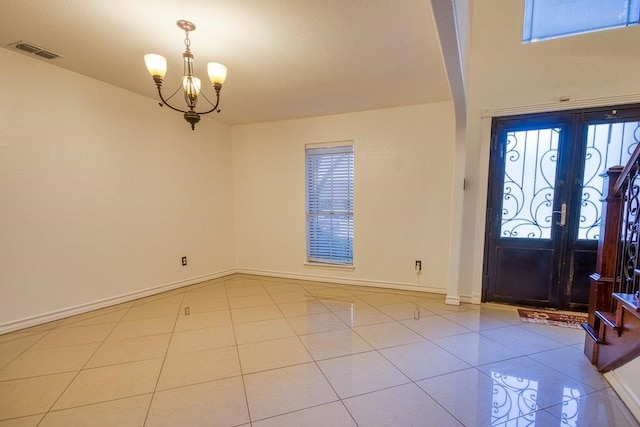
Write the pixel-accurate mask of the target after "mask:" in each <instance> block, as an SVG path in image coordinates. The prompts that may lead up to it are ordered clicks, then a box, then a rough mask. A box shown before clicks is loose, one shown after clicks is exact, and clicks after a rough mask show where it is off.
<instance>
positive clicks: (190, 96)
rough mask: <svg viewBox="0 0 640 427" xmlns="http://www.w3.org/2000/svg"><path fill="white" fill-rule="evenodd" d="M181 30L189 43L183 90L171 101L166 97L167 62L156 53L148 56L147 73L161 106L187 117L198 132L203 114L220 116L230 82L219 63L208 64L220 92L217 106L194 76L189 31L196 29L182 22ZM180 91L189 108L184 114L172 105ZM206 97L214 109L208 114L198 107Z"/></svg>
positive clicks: (224, 69) (208, 111) (213, 82)
mask: <svg viewBox="0 0 640 427" xmlns="http://www.w3.org/2000/svg"><path fill="white" fill-rule="evenodd" d="M177 24H178V27H180V28H181V29H182V30H184V33H185V39H184V46H185V51H184V53H183V54H182V59H183V63H184V71H183V74H182V86H181V87H178V89H177V90H176V91H175V92H174V93H173V95H171V96H170V97H169V98H166V99H165V97H164V95H163V94H162V83H163V81H164V76H165V75H166V74H167V60H166V59H165V57H164V56H161V55H157V54H155V53H148V54H146V55H145V56H144V63H145V65H146V66H147V70H148V71H149V74H151V77H153V81H154V82H155V83H156V87H157V88H158V95H159V96H160V100H161V101H162V102H160V106H161V107H162V106H163V105H166V106H167V107H169V108H171V109H172V110H175V111H178V112H180V113H183V114H184V119H185V120H186V121H187V122H189V124H191V129H192V130H195V126H196V123H198V122H199V121H200V116H201V115H203V114H209V113H212V112H214V111H217V112H218V113H219V112H220V110H218V105H219V104H220V90H221V89H222V84H223V83H224V81H225V79H226V78H227V67H225V66H224V65H222V64H219V63H217V62H210V63H208V64H207V73H208V74H209V81H210V82H211V85H212V86H213V89H214V90H215V92H216V102H215V104H214V103H213V102H211V101H209V99H207V97H206V96H205V95H204V94H203V93H201V88H202V86H201V84H200V79H199V78H197V77H196V76H194V74H193V54H192V53H191V48H190V46H191V40H189V31H194V30H195V29H196V26H195V25H194V24H193V23H191V22H189V21H184V20H180V21H178V22H177ZM180 90H182V92H183V93H184V101H185V103H186V105H187V109H185V110H183V109H181V108H177V107H176V106H175V105H171V104H169V101H170V100H171V98H173V96H174V95H175V94H176V93H178V92H179V91H180ZM200 95H202V97H203V98H204V99H205V100H206V101H207V102H208V103H209V104H210V105H211V107H212V108H210V109H208V110H206V111H200V112H197V111H196V105H197V103H198V97H199V96H200Z"/></svg>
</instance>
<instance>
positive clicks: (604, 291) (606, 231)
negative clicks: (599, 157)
mask: <svg viewBox="0 0 640 427" xmlns="http://www.w3.org/2000/svg"><path fill="white" fill-rule="evenodd" d="M622 169H623V167H622V166H613V167H611V168H609V170H608V171H606V172H605V173H603V174H602V177H603V178H604V185H603V190H605V191H606V195H605V196H604V197H603V198H602V199H601V202H602V214H601V216H600V238H599V240H598V257H597V259H596V271H595V273H593V274H592V275H591V276H590V278H591V286H590V289H589V325H590V326H592V327H593V326H596V325H594V322H595V312H596V310H597V311H611V302H612V297H611V293H612V292H613V282H614V280H613V279H614V277H615V275H616V255H617V249H618V242H619V241H620V220H621V216H622V209H621V208H622V194H616V191H615V185H616V181H617V180H618V178H619V177H620V174H621V173H622Z"/></svg>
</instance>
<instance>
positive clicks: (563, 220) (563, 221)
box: [552, 203, 567, 227]
mask: <svg viewBox="0 0 640 427" xmlns="http://www.w3.org/2000/svg"><path fill="white" fill-rule="evenodd" d="M552 213H554V214H557V213H559V214H560V221H558V222H556V224H558V225H559V226H561V227H563V226H564V225H565V224H566V223H567V204H566V203H563V204H562V206H560V210H559V211H553V212H552Z"/></svg>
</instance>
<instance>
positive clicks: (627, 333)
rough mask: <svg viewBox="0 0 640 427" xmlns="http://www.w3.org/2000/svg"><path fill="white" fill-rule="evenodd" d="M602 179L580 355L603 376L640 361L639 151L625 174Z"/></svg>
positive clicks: (615, 171) (617, 169)
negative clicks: (595, 254) (593, 266)
mask: <svg viewBox="0 0 640 427" xmlns="http://www.w3.org/2000/svg"><path fill="white" fill-rule="evenodd" d="M603 176H604V178H605V189H606V196H605V197H604V198H603V199H602V206H603V210H602V217H601V223H600V240H599V242H598V258H597V262H596V272H595V273H594V274H592V275H591V276H590V290H589V317H588V321H587V322H586V323H584V324H583V325H582V327H583V328H584V330H585V331H586V332H587V334H586V337H585V344H584V353H585V355H586V356H587V357H588V358H589V360H590V361H591V363H592V364H594V365H596V367H597V368H598V370H599V371H600V372H603V373H604V372H608V371H611V370H613V369H616V368H619V367H620V366H622V365H624V364H626V363H627V362H629V361H631V360H633V359H635V358H636V357H637V356H639V355H640V301H639V300H638V295H639V292H638V290H639V289H640V268H639V267H640V266H639V265H638V261H639V256H640V146H638V147H636V150H635V151H634V153H633V154H632V156H631V159H630V160H629V163H627V165H626V166H625V167H624V168H623V167H621V166H615V167H613V168H611V169H609V170H608V171H607V172H605V174H604V175H603Z"/></svg>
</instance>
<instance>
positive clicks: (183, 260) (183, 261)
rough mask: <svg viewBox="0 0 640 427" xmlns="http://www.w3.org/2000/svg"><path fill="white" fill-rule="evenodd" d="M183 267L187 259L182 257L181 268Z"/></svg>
mask: <svg viewBox="0 0 640 427" xmlns="http://www.w3.org/2000/svg"><path fill="white" fill-rule="evenodd" d="M185 265H187V257H186V256H183V257H182V266H183V267H184V266H185Z"/></svg>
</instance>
